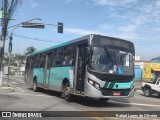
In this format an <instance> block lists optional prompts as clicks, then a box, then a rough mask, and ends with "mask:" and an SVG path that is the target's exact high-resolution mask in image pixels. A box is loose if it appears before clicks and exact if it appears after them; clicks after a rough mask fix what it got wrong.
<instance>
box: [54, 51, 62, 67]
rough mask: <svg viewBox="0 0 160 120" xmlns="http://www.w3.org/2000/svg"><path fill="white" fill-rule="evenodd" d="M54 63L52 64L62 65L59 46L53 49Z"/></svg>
mask: <svg viewBox="0 0 160 120" xmlns="http://www.w3.org/2000/svg"><path fill="white" fill-rule="evenodd" d="M54 55H55V56H54V59H53V61H54V64H53V66H61V65H62V62H63V49H62V48H59V49H57V50H56V51H55V54H54Z"/></svg>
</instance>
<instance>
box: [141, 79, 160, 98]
mask: <svg viewBox="0 0 160 120" xmlns="http://www.w3.org/2000/svg"><path fill="white" fill-rule="evenodd" d="M142 90H143V92H144V94H145V96H147V97H150V96H151V95H152V94H157V95H158V96H159V97H160V78H158V79H157V80H155V81H153V83H147V82H142Z"/></svg>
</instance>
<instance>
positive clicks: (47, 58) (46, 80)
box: [43, 53, 52, 88]
mask: <svg viewBox="0 0 160 120" xmlns="http://www.w3.org/2000/svg"><path fill="white" fill-rule="evenodd" d="M51 55H52V53H47V54H46V55H45V65H44V79H43V80H44V81H43V82H44V83H43V84H44V88H48V86H49V74H50V69H49V68H50V62H51Z"/></svg>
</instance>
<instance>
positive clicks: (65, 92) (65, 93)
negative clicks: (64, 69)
mask: <svg viewBox="0 0 160 120" xmlns="http://www.w3.org/2000/svg"><path fill="white" fill-rule="evenodd" d="M61 92H62V94H61V97H63V98H64V99H65V100H66V101H68V102H70V101H71V98H72V97H71V94H70V83H69V80H68V79H67V78H65V79H63V82H62V87H61Z"/></svg>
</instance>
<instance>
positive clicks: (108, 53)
mask: <svg viewBox="0 0 160 120" xmlns="http://www.w3.org/2000/svg"><path fill="white" fill-rule="evenodd" d="M104 50H105V51H106V53H107V56H108V57H109V59H110V60H111V61H112V63H113V59H112V57H111V54H110V52H109V50H108V49H107V48H106V47H105V46H104Z"/></svg>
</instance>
